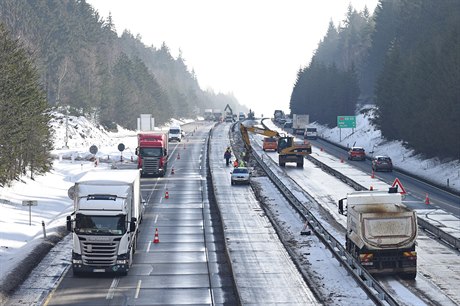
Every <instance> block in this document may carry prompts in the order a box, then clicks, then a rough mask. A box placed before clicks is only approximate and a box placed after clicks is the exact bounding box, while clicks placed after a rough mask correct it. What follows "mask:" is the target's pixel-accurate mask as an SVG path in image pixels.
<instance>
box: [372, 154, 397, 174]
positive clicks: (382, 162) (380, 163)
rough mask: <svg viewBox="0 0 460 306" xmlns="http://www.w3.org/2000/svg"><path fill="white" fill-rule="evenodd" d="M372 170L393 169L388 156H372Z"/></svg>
mask: <svg viewBox="0 0 460 306" xmlns="http://www.w3.org/2000/svg"><path fill="white" fill-rule="evenodd" d="M372 170H374V171H375V172H377V171H389V172H391V171H393V163H392V161H391V158H389V157H388V156H374V158H372Z"/></svg>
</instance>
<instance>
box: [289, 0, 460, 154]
mask: <svg viewBox="0 0 460 306" xmlns="http://www.w3.org/2000/svg"><path fill="white" fill-rule="evenodd" d="M459 80H460V1H458V0H439V1H433V0H380V1H379V4H378V6H377V7H376V9H375V11H374V13H373V14H370V13H369V12H368V10H367V9H364V10H363V11H362V12H358V11H356V10H355V9H353V7H351V6H350V7H349V9H348V12H347V14H346V16H345V20H343V22H342V23H341V24H340V25H339V26H335V25H334V24H333V23H332V22H331V23H330V24H329V28H328V30H327V33H326V34H325V36H324V38H323V39H322V40H321V41H320V42H319V44H318V48H317V49H316V52H315V54H314V56H313V57H312V59H311V61H310V62H309V64H308V65H307V66H306V67H304V68H302V69H300V70H299V71H298V74H297V79H296V82H295V84H294V86H293V91H292V94H291V101H290V109H291V113H301V114H310V121H316V122H318V123H320V124H325V125H328V126H329V127H335V126H336V125H337V119H336V118H337V116H343V115H349V116H350V115H351V116H353V115H356V114H357V112H359V111H365V110H366V109H368V108H367V107H365V106H366V105H374V106H375V108H376V114H375V115H376V117H375V119H374V124H375V125H376V127H377V128H379V129H380V130H381V131H382V135H383V136H384V137H385V138H386V139H388V140H401V141H403V143H404V144H406V145H407V146H408V147H410V148H412V149H414V150H415V152H417V153H422V154H424V155H425V156H426V157H433V156H437V157H440V158H446V159H459V158H460V81H459Z"/></svg>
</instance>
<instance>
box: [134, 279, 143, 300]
mask: <svg viewBox="0 0 460 306" xmlns="http://www.w3.org/2000/svg"><path fill="white" fill-rule="evenodd" d="M141 284H142V280H139V281H138V282H137V287H136V294H135V295H134V298H135V299H137V298H138V297H139V291H141Z"/></svg>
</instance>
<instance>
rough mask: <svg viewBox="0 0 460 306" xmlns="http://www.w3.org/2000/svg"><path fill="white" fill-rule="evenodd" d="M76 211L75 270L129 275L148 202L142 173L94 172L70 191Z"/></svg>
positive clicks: (71, 222) (70, 223)
mask: <svg viewBox="0 0 460 306" xmlns="http://www.w3.org/2000/svg"><path fill="white" fill-rule="evenodd" d="M68 194H69V197H70V198H71V199H72V200H73V202H74V210H73V212H72V214H71V215H70V216H67V230H69V231H71V232H72V237H73V248H72V269H73V272H74V275H78V274H80V273H109V272H110V273H121V274H122V275H126V274H127V273H128V271H129V269H130V267H131V265H132V258H133V254H134V252H135V249H136V244H137V236H138V232H139V230H138V224H139V223H140V222H141V220H142V214H143V210H144V202H143V200H142V198H141V193H140V177H139V171H138V170H103V171H96V170H95V171H90V172H88V173H86V174H85V175H83V176H82V177H81V178H80V179H79V180H78V181H77V182H76V183H75V185H74V186H73V187H71V188H70V189H69V192H68Z"/></svg>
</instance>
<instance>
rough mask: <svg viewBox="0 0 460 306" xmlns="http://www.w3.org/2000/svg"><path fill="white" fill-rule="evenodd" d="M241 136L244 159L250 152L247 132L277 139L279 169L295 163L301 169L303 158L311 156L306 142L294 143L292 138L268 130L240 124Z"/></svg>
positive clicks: (309, 145) (309, 147)
mask: <svg viewBox="0 0 460 306" xmlns="http://www.w3.org/2000/svg"><path fill="white" fill-rule="evenodd" d="M240 131H241V136H242V137H243V142H244V146H245V148H246V153H245V156H244V157H245V159H246V161H247V159H248V158H249V154H250V153H251V151H252V147H251V142H250V140H249V134H248V132H251V133H255V134H260V135H264V136H267V137H274V138H276V139H277V142H278V146H277V149H276V151H277V152H278V164H279V165H280V167H285V166H286V163H289V162H292V163H296V164H297V167H299V168H302V167H303V161H304V157H305V156H307V155H308V154H311V144H310V143H309V142H308V141H305V140H304V141H295V138H294V137H293V136H287V135H281V134H279V133H278V132H277V131H273V130H270V129H268V128H265V127H263V128H261V127H255V126H245V125H243V124H240Z"/></svg>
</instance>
